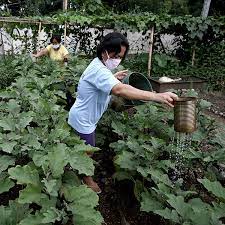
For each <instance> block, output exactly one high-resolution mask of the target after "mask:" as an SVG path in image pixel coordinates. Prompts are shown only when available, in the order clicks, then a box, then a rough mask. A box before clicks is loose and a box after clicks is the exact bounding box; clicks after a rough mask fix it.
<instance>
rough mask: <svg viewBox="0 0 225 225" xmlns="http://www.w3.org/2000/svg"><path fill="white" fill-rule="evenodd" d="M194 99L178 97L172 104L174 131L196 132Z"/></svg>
mask: <svg viewBox="0 0 225 225" xmlns="http://www.w3.org/2000/svg"><path fill="white" fill-rule="evenodd" d="M196 101H197V99H196V98H195V97H179V98H178V100H176V101H175V102H174V130H175V131H177V132H180V133H192V132H194V131H195V130H196Z"/></svg>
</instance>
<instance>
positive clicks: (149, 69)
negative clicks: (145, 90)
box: [148, 26, 154, 78]
mask: <svg viewBox="0 0 225 225" xmlns="http://www.w3.org/2000/svg"><path fill="white" fill-rule="evenodd" d="M153 41H154V26H152V28H151V34H150V42H149V54H148V55H149V57H148V77H149V78H150V75H151V68H152V49H153Z"/></svg>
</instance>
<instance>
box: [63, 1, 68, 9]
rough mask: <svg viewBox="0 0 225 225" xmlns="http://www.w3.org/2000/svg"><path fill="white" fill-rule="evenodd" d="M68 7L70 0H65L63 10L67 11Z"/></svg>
mask: <svg viewBox="0 0 225 225" xmlns="http://www.w3.org/2000/svg"><path fill="white" fill-rule="evenodd" d="M67 8H68V0H63V11H67Z"/></svg>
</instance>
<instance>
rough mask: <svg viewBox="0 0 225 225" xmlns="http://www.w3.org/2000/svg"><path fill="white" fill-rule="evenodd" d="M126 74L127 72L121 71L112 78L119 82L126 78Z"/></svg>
mask: <svg viewBox="0 0 225 225" xmlns="http://www.w3.org/2000/svg"><path fill="white" fill-rule="evenodd" d="M127 72H128V70H121V71H119V72H117V73H115V74H114V76H115V78H117V79H118V80H120V81H121V80H123V79H124V77H126V76H127Z"/></svg>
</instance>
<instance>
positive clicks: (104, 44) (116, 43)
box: [97, 32, 129, 60]
mask: <svg viewBox="0 0 225 225" xmlns="http://www.w3.org/2000/svg"><path fill="white" fill-rule="evenodd" d="M121 45H122V46H125V47H126V51H125V54H124V56H123V59H124V58H125V57H126V55H127V52H128V50H129V42H128V40H127V38H126V37H125V36H124V35H123V34H121V33H118V32H112V33H109V34H107V35H106V36H104V37H103V39H102V41H101V42H100V44H99V45H98V46H97V57H98V58H99V59H100V60H101V59H102V53H103V52H105V51H107V52H108V53H111V52H114V53H115V55H117V54H119V53H120V51H121Z"/></svg>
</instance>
